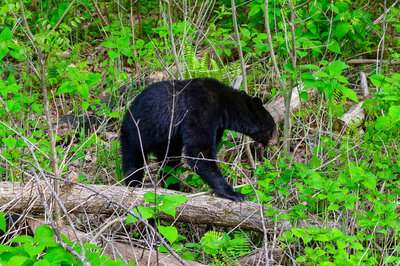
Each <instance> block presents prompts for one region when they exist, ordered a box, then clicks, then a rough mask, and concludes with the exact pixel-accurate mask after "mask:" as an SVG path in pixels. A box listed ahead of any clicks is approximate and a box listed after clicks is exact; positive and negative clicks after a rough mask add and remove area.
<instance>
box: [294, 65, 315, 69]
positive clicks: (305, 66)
mask: <svg viewBox="0 0 400 266" xmlns="http://www.w3.org/2000/svg"><path fill="white" fill-rule="evenodd" d="M299 67H300V68H304V69H319V67H318V66H317V65H300V66H299Z"/></svg>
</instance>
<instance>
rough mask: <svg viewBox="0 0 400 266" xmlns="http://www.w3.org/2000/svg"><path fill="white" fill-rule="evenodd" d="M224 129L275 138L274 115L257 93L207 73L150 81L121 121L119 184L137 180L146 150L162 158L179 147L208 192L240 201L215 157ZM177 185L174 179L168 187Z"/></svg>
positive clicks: (178, 152)
mask: <svg viewBox="0 0 400 266" xmlns="http://www.w3.org/2000/svg"><path fill="white" fill-rule="evenodd" d="M225 129H230V130H234V131H237V132H241V133H243V134H245V135H248V136H250V137H251V138H253V139H254V140H256V141H258V142H261V143H263V144H265V145H267V144H269V145H271V144H276V143H277V141H278V135H277V131H276V125H275V122H274V119H273V118H272V116H271V115H270V113H269V112H268V111H267V110H266V109H265V108H264V107H263V106H262V101H261V99H260V98H257V97H251V96H249V95H247V94H246V93H245V92H243V91H238V90H235V89H233V88H231V87H229V86H227V85H225V84H223V83H221V82H219V81H217V80H215V79H211V78H196V79H189V80H174V81H163V82H158V83H154V84H152V85H150V86H149V87H147V88H146V89H144V90H143V91H142V92H141V93H140V94H139V95H138V96H137V97H136V98H135V100H134V101H133V103H132V106H131V107H130V109H129V110H128V111H127V112H126V114H125V117H124V120H123V123H122V128H121V139H120V141H121V149H122V169H123V172H124V176H125V178H126V179H125V184H126V185H127V186H137V185H139V184H141V181H142V178H143V163H144V160H145V159H146V156H147V155H148V154H150V153H153V154H154V155H156V156H157V159H158V160H159V161H163V160H164V159H165V158H169V157H173V156H175V157H176V156H181V154H182V149H183V151H184V154H185V156H186V158H187V163H188V164H189V165H190V167H192V168H193V170H194V171H195V172H196V173H197V174H198V175H199V176H200V177H201V178H202V179H203V180H204V181H205V182H207V184H208V185H209V186H210V187H211V188H212V189H213V190H214V193H216V194H217V195H219V196H221V197H224V198H227V199H231V200H234V201H242V200H244V199H245V198H246V197H245V195H243V194H241V193H237V192H235V191H234V190H233V188H232V186H231V185H229V184H228V183H227V182H226V180H225V178H224V177H223V175H222V174H221V171H220V170H219V168H218V164H217V161H216V159H217V147H218V144H219V142H220V141H221V138H222V134H223V132H224V130H225ZM166 156H167V157H166ZM196 158H198V159H196ZM166 164H167V165H168V166H170V167H173V168H174V167H176V166H177V165H179V164H180V161H179V160H176V158H175V160H168V161H167V163H166ZM179 187H180V185H179V182H178V183H176V184H171V185H169V187H168V188H170V189H175V190H179Z"/></svg>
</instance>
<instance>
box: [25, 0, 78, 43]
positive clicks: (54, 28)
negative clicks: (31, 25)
mask: <svg viewBox="0 0 400 266" xmlns="http://www.w3.org/2000/svg"><path fill="white" fill-rule="evenodd" d="M75 1H76V0H72V1H71V4H69V6H68V7H67V9H66V10H65V12H64V13H63V14H62V16H61V17H60V19H59V20H58V21H57V23H56V25H55V26H54V27H53V28H52V29H51V31H50V32H49V34H47V35H48V36H51V35H52V34H53V31H55V30H56V29H57V28H58V26H60V24H61V21H63V19H64V17H65V15H67V13H68V12H69V9H70V8H71V7H72V6H73V5H74V3H75ZM20 2H21V1H20ZM21 9H22V7H21Z"/></svg>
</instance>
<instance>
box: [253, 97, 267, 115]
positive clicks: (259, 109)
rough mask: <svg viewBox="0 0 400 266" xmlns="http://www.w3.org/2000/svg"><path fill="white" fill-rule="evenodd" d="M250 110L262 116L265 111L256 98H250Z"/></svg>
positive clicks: (259, 100)
mask: <svg viewBox="0 0 400 266" xmlns="http://www.w3.org/2000/svg"><path fill="white" fill-rule="evenodd" d="M251 110H253V111H254V112H255V113H256V114H259V115H262V114H263V112H264V111H265V108H264V106H263V105H262V101H261V99H260V98H258V97H253V98H251Z"/></svg>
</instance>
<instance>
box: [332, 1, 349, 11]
mask: <svg viewBox="0 0 400 266" xmlns="http://www.w3.org/2000/svg"><path fill="white" fill-rule="evenodd" d="M347 11H349V5H348V4H347V3H346V2H336V3H335V5H334V7H333V12H335V13H337V14H341V13H345V12H347Z"/></svg>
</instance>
